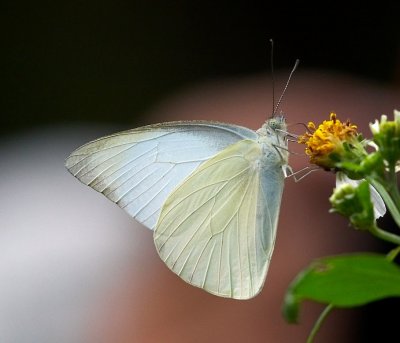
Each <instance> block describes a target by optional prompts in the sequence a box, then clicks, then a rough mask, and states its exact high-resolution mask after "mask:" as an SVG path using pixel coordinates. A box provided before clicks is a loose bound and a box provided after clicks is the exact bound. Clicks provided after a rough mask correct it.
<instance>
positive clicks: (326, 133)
mask: <svg viewBox="0 0 400 343" xmlns="http://www.w3.org/2000/svg"><path fill="white" fill-rule="evenodd" d="M307 127H308V129H309V130H310V132H307V133H305V134H304V135H302V136H300V137H299V139H298V142H299V143H301V144H305V145H306V149H305V151H306V154H307V155H308V156H310V163H313V164H316V165H318V166H320V167H322V168H324V169H327V170H330V169H334V168H335V164H336V162H338V161H340V160H341V157H343V156H344V155H346V154H347V153H348V152H349V151H348V150H349V147H353V146H356V145H357V146H358V145H359V143H360V142H359V140H358V133H357V126H356V125H354V124H352V123H351V122H350V121H346V122H341V121H340V120H339V119H337V118H336V114H335V113H331V115H330V120H324V121H323V123H322V124H320V125H319V126H318V128H316V125H315V124H314V123H313V122H309V123H308V125H307Z"/></svg>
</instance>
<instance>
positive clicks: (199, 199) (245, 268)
mask: <svg viewBox="0 0 400 343" xmlns="http://www.w3.org/2000/svg"><path fill="white" fill-rule="evenodd" d="M273 156H274V158H275V157H276V154H275V153H274V154H273ZM282 190H283V174H282V169H281V168H280V165H278V163H277V162H276V159H273V160H271V161H269V160H268V158H267V160H265V156H264V153H263V151H262V146H261V145H260V144H259V143H258V142H257V141H255V140H242V141H239V142H237V143H235V144H233V145H231V146H229V147H227V148H226V149H225V150H223V151H221V152H220V153H218V154H217V155H216V156H214V157H213V158H211V159H209V160H208V161H206V162H204V163H203V164H202V165H200V166H199V167H198V168H197V169H195V170H194V171H193V173H192V174H190V175H189V176H188V177H187V178H186V179H185V180H184V182H183V183H182V184H181V185H180V186H179V187H177V188H176V189H175V191H174V192H172V193H171V195H170V196H169V197H168V198H167V200H166V202H165V204H164V205H163V207H162V210H161V214H160V217H159V220H158V223H157V225H156V229H155V232H154V241H155V244H156V247H157V250H158V253H159V255H160V257H161V258H162V260H163V261H164V262H165V263H166V264H167V266H168V267H169V268H170V269H171V270H173V271H174V272H175V273H176V274H178V275H179V276H180V277H181V278H182V279H184V280H185V281H186V282H189V283H190V284H192V285H195V286H197V287H201V288H203V289H205V290H206V291H208V292H210V293H213V294H216V295H219V296H223V297H230V298H236V299H248V298H251V297H253V296H255V295H256V294H258V293H259V291H260V290H261V288H262V286H263V284H264V280H265V277H266V274H267V270H268V265H269V260H270V257H271V254H272V250H273V246H274V241H275V236H276V226H277V219H278V213H279V205H280V200H281V195H282Z"/></svg>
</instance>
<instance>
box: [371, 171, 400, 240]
mask: <svg viewBox="0 0 400 343" xmlns="http://www.w3.org/2000/svg"><path fill="white" fill-rule="evenodd" d="M368 182H369V183H370V184H371V185H372V186H374V187H375V189H376V190H377V192H378V193H379V195H380V196H381V197H382V199H383V201H384V202H385V205H386V207H387V208H388V209H389V211H390V213H391V214H392V217H393V220H394V221H395V222H396V224H397V226H398V227H400V203H399V204H396V203H395V200H394V199H392V197H391V194H389V193H388V192H387V190H386V189H385V187H384V186H383V185H382V184H381V183H379V182H377V181H376V180H374V179H372V178H368ZM393 187H396V189H395V190H393ZM393 187H390V188H391V192H394V193H397V196H396V195H395V198H396V197H398V190H397V185H395V186H393ZM399 202H400V200H399ZM396 244H397V243H396Z"/></svg>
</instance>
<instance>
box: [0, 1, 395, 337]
mask: <svg viewBox="0 0 400 343" xmlns="http://www.w3.org/2000/svg"><path fill="white" fill-rule="evenodd" d="M323 6H324V8H318V7H313V8H305V7H300V8H295V7H290V6H289V4H282V5H278V4H276V3H270V2H257V3H253V4H251V5H250V4H249V3H248V2H244V1H237V2H235V3H232V2H224V1H218V2H210V3H205V2H196V1H194V2H193V1H191V2H184V1H175V2H173V3H168V4H167V3H165V2H158V1H155V2H145V1H129V2H128V1H114V2H102V1H96V2H94V1H86V2H74V1H68V2H67V1H60V2H44V1H38V2H18V1H15V2H11V1H9V2H3V3H2V4H1V13H0V16H1V20H0V25H1V36H2V53H1V57H0V59H1V66H2V67H1V86H0V87H1V88H0V91H1V92H0V99H1V116H0V121H1V123H0V124H1V125H0V134H1V137H0V154H1V156H2V161H1V163H0V190H1V193H0V218H1V220H2V225H1V226H0V285H1V287H0V308H1V311H0V342H17V343H25V342H45V343H46V342H49V343H50V342H74V343H75V342H76V343H81V342H82V343H91V342H96V343H98V342H107V343H108V342H140V343H141V342H144V343H147V342H178V343H180V342H243V341H249V342H304V341H305V337H306V336H307V334H308V332H309V330H310V328H311V325H312V323H313V321H315V319H316V317H317V315H318V313H319V312H320V311H321V309H322V307H321V306H318V305H315V304H306V306H305V307H304V309H303V310H302V313H301V323H300V324H299V325H289V324H286V323H285V321H284V320H283V318H282V316H281V313H280V308H281V305H282V301H283V295H284V292H285V290H286V288H287V286H288V284H289V283H290V281H291V280H292V279H293V278H294V277H295V276H296V274H297V273H298V272H299V271H300V270H301V269H302V268H304V267H305V266H306V265H307V264H308V263H309V262H310V261H311V260H312V259H313V258H316V257H319V256H324V255H329V254H337V253H341V252H349V251H355V250H374V251H379V250H382V251H385V249H386V250H387V249H388V248H389V247H387V246H382V245H378V244H377V242H376V241H375V240H374V239H372V238H370V237H368V236H367V235H365V234H363V233H360V232H355V231H353V230H351V229H350V228H348V227H347V223H346V222H345V221H344V220H342V219H341V218H339V217H338V216H334V215H330V214H328V209H329V204H328V200H327V199H328V196H329V195H330V194H331V191H332V187H333V186H334V177H333V175H328V174H324V173H323V172H321V173H314V174H313V175H310V176H309V177H307V178H306V179H304V180H303V181H302V182H300V183H294V182H293V180H287V182H286V186H285V187H286V188H285V193H284V198H283V202H282V212H281V217H280V223H279V230H278V238H277V243H276V248H275V253H274V256H273V259H272V263H271V267H270V272H269V275H268V279H267V282H266V285H265V287H264V290H263V291H262V293H261V294H260V295H259V296H258V297H256V298H254V299H252V300H249V301H232V300H226V299H221V298H218V297H215V296H212V295H209V294H207V293H205V292H203V291H201V290H199V289H196V288H194V287H191V286H189V285H186V284H185V283H183V282H182V281H181V280H179V278H177V277H176V276H175V275H173V274H172V273H171V272H170V271H169V270H167V268H166V267H165V266H164V265H163V263H162V261H160V259H159V258H158V256H157V254H156V252H155V249H154V246H153V241H152V235H151V232H150V231H148V230H147V229H145V228H143V227H141V226H140V225H139V224H137V223H136V222H135V221H134V220H133V219H131V218H129V217H128V216H127V215H126V214H125V213H124V212H123V211H122V210H120V209H119V208H118V207H117V206H115V205H113V204H112V203H110V202H109V201H108V200H107V199H105V198H104V197H102V196H101V195H99V194H97V193H96V192H94V191H92V190H90V189H89V188H86V187H84V186H82V185H81V184H80V183H79V182H78V181H77V180H75V179H74V178H73V177H72V176H70V175H69V174H68V173H67V171H66V170H65V168H64V166H63V163H64V159H65V157H66V156H67V155H68V154H69V153H70V152H71V151H72V150H73V149H74V148H76V147H77V146H79V145H81V144H83V143H85V142H87V141H89V140H91V139H93V138H96V137H98V136H101V135H104V134H107V133H112V132H115V131H117V130H120V129H128V128H131V127H135V126H138V125H142V124H147V123H151V122H158V121H167V120H180V119H182V120H185V119H208V120H219V121H226V122H231V123H236V124H239V125H245V126H248V127H251V128H253V129H257V128H258V127H259V126H260V125H261V124H262V122H263V121H264V120H265V119H266V116H267V115H269V114H270V112H271V105H272V104H271V78H270V66H269V51H270V47H269V44H268V39H269V38H271V37H272V38H274V39H275V68H276V75H275V78H276V92H277V93H278V94H279V92H280V91H281V89H282V86H283V84H284V82H285V81H286V78H287V75H288V72H289V69H290V68H291V67H292V66H293V64H294V61H295V59H296V58H299V59H300V60H301V62H300V67H299V69H298V71H297V72H296V74H295V76H294V78H293V80H292V83H291V85H290V87H289V90H288V92H287V94H286V96H285V98H284V101H283V104H282V106H281V107H282V110H283V111H284V112H285V113H286V117H287V120H288V122H289V123H292V124H295V123H298V122H307V121H309V120H315V121H319V120H322V119H325V118H327V117H328V115H329V112H330V111H332V110H333V111H336V112H337V114H338V116H339V117H341V118H343V119H347V118H351V119H352V120H353V121H355V122H357V123H358V124H359V126H360V129H361V131H362V132H365V134H366V136H368V122H369V121H372V120H373V119H374V118H376V117H378V116H379V115H380V114H381V113H386V114H388V115H389V116H391V115H392V111H393V109H394V108H399V107H400V104H399V102H400V96H399V95H400V93H399V68H400V63H399V62H400V61H399V58H400V56H399V52H400V31H399V30H398V25H397V22H398V18H397V14H398V13H399V9H400V8H399V5H390V6H388V5H386V6H384V5H383V4H380V7H379V8H377V6H376V4H375V6H374V7H371V8H368V6H367V5H366V4H363V6H362V7H361V6H358V7H356V8H350V7H347V8H342V7H339V6H337V7H333V6H331V7H329V5H327V4H326V3H324V4H323ZM293 131H294V132H297V133H299V132H301V131H302V129H301V127H299V126H293ZM293 149H297V148H295V147H294V148H293ZM291 159H292V163H291V164H292V166H293V167H294V169H300V168H301V167H303V166H304V165H305V164H306V163H307V160H306V158H304V157H301V156H292V157H291ZM384 222H385V223H386V222H387V224H388V225H390V219H384ZM395 306H398V302H396V301H395V300H393V299H391V300H390V301H384V302H380V303H379V304H373V305H370V306H365V307H362V308H358V309H353V310H337V311H335V312H334V313H333V315H332V316H331V317H329V318H328V320H327V322H326V325H324V326H323V328H322V330H321V333H320V335H318V337H317V342H375V341H378V340H381V341H385V339H386V338H389V337H393V335H394V332H395V331H394V330H395V328H396V326H395V324H394V323H391V322H390V318H386V317H385V320H386V323H385V324H383V323H380V319H381V318H382V317H384V311H388V310H390V309H391V308H395ZM385 313H386V312H385ZM387 321H389V322H387ZM391 324H392V327H393V326H394V328H393V329H392V331H391V329H390V327H391Z"/></svg>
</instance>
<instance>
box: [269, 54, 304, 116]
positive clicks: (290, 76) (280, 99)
mask: <svg viewBox="0 0 400 343" xmlns="http://www.w3.org/2000/svg"><path fill="white" fill-rule="evenodd" d="M299 62H300V60H299V59H297V60H296V62H295V64H294V67H293V69H292V71H291V72H290V74H289V77H288V80H287V82H286V85H285V88H284V89H283V92H282V94H281V96H280V98H279V100H278V102H277V103H276V106H275V108H274V111H273V116H274V115H275V113H276V112H277V111H278V108H279V105H280V104H281V102H282V99H283V96H284V95H285V92H286V89H287V88H288V86H289V82H290V79H291V78H292V75H293V73H294V71H295V70H296V68H297V66H298V65H299Z"/></svg>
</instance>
